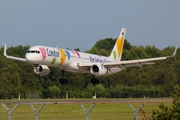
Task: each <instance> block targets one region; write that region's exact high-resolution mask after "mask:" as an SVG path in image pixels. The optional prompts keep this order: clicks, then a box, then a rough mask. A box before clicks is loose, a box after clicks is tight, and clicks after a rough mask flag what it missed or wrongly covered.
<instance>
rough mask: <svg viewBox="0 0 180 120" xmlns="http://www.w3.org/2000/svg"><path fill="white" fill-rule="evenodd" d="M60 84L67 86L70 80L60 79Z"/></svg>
mask: <svg viewBox="0 0 180 120" xmlns="http://www.w3.org/2000/svg"><path fill="white" fill-rule="evenodd" d="M59 82H60V83H61V84H62V85H64V84H65V85H66V84H68V80H67V79H65V78H59Z"/></svg>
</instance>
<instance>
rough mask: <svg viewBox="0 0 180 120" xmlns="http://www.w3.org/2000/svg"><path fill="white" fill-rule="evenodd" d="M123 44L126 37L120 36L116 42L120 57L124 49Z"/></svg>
mask: <svg viewBox="0 0 180 120" xmlns="http://www.w3.org/2000/svg"><path fill="white" fill-rule="evenodd" d="M123 44H124V38H123V37H121V38H118V40H117V42H116V46H117V49H118V57H120V55H121V54H122V50H123Z"/></svg>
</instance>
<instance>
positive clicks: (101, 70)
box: [90, 64, 108, 76]
mask: <svg viewBox="0 0 180 120" xmlns="http://www.w3.org/2000/svg"><path fill="white" fill-rule="evenodd" d="M90 72H91V73H92V74H93V75H95V76H101V75H105V74H107V73H108V70H107V68H106V67H104V66H103V65H98V64H96V65H93V66H91V67H90Z"/></svg>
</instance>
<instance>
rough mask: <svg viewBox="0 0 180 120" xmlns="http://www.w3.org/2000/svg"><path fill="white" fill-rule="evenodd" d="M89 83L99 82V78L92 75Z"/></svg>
mask: <svg viewBox="0 0 180 120" xmlns="http://www.w3.org/2000/svg"><path fill="white" fill-rule="evenodd" d="M91 83H92V84H94V85H95V84H99V80H98V79H97V78H96V77H95V76H94V75H93V78H91Z"/></svg>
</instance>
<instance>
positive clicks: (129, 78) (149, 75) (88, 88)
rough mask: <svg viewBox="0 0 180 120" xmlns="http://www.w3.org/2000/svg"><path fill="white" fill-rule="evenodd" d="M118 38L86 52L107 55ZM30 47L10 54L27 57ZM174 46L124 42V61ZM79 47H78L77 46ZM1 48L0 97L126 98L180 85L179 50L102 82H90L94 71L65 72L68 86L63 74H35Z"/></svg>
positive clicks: (163, 94) (168, 90)
mask: <svg viewBox="0 0 180 120" xmlns="http://www.w3.org/2000/svg"><path fill="white" fill-rule="evenodd" d="M115 41H116V39H112V38H106V39H103V40H99V41H98V42H97V43H96V44H95V45H94V46H93V47H92V48H91V49H90V50H87V51H86V52H89V53H95V54H100V55H106V56H108V55H109V54H110V52H111V50H112V48H113V46H114V44H115ZM28 48H29V46H16V47H10V48H8V50H7V54H9V55H12V56H17V57H24V55H25V53H26V51H27V49H28ZM174 49H175V48H174V47H171V46H169V47H167V48H164V49H163V50H160V49H158V48H156V47H155V46H133V45H131V44H130V43H129V42H128V41H127V40H125V43H124V50H123V55H122V60H133V59H142V58H149V57H160V56H169V55H172V53H173V52H174ZM76 50H79V48H76ZM3 52H4V48H3V47H1V49H0V99H13V98H18V94H19V93H20V94H21V98H27V95H28V94H33V93H38V95H40V97H41V98H63V97H65V95H66V93H68V95H69V97H71V98H74V97H75V98H92V96H94V95H95V93H96V95H97V97H103V98H127V97H136V98H137V97H169V96H170V93H171V92H172V91H173V86H174V85H177V84H178V85H180V49H178V50H177V55H176V56H175V57H173V58H170V59H167V60H165V61H158V62H156V64H155V65H147V66H143V67H132V68H127V69H126V70H124V71H121V72H119V73H117V74H114V75H110V76H102V77H98V79H99V81H100V84H99V85H93V84H91V78H92V75H91V74H81V73H70V72H65V77H66V78H67V79H68V84H67V85H61V84H60V83H59V80H58V79H59V77H60V76H61V73H60V71H59V70H58V69H56V68H51V73H50V74H49V75H47V76H44V77H36V76H35V74H34V72H33V66H32V65H30V64H29V63H24V62H19V61H14V60H8V59H6V58H5V57H4V56H3Z"/></svg>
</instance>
